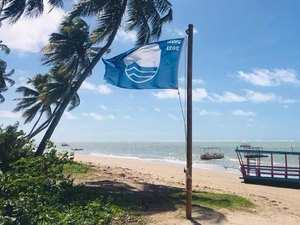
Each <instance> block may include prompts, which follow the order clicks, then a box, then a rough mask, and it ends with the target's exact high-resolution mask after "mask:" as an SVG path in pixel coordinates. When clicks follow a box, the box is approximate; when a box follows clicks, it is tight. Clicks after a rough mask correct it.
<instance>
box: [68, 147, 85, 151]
mask: <svg viewBox="0 0 300 225" xmlns="http://www.w3.org/2000/svg"><path fill="white" fill-rule="evenodd" d="M71 150H72V151H82V150H84V149H83V148H71Z"/></svg>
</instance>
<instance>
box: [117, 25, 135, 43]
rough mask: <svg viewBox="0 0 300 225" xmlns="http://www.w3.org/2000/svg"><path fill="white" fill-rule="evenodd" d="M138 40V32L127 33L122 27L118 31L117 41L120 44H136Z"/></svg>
mask: <svg viewBox="0 0 300 225" xmlns="http://www.w3.org/2000/svg"><path fill="white" fill-rule="evenodd" d="M136 39H137V36H136V32H134V31H125V29H124V27H121V28H120V29H119V30H118V33H117V35H116V38H115V40H116V41H120V42H124V43H125V42H128V41H130V42H135V41H136Z"/></svg>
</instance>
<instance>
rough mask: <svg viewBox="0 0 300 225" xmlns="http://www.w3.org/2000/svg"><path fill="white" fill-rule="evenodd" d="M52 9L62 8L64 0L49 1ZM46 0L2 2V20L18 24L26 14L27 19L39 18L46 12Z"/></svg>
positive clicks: (7, 0) (3, 0) (4, 0)
mask: <svg viewBox="0 0 300 225" xmlns="http://www.w3.org/2000/svg"><path fill="white" fill-rule="evenodd" d="M48 3H50V5H51V6H52V7H62V6H63V0H48ZM44 4H45V0H2V5H1V7H2V8H1V9H2V10H1V17H0V21H1V20H5V19H8V20H9V22H10V23H15V22H17V21H18V20H19V19H20V18H21V16H22V15H23V14H24V15H25V16H27V17H37V16H39V15H41V14H42V13H43V11H44Z"/></svg>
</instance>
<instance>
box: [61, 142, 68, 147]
mask: <svg viewBox="0 0 300 225" xmlns="http://www.w3.org/2000/svg"><path fill="white" fill-rule="evenodd" d="M61 146H63V147H65V146H70V145H69V144H67V143H62V144H61Z"/></svg>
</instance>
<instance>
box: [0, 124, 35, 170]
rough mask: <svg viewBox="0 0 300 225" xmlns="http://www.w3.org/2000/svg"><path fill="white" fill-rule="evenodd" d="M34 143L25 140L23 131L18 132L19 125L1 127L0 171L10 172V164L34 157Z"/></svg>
mask: <svg viewBox="0 0 300 225" xmlns="http://www.w3.org/2000/svg"><path fill="white" fill-rule="evenodd" d="M33 150H34V149H33V145H32V142H31V141H29V140H28V139H26V138H24V133H23V131H18V124H16V125H13V126H11V125H10V126H7V127H6V128H4V129H2V128H1V127H0V170H1V171H3V172H5V171H7V170H9V168H10V164H11V163H13V162H15V161H17V160H18V159H20V158H22V157H28V156H30V155H32V154H33V153H32V151H33Z"/></svg>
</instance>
